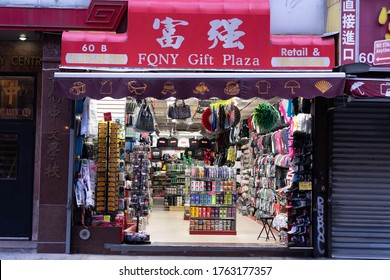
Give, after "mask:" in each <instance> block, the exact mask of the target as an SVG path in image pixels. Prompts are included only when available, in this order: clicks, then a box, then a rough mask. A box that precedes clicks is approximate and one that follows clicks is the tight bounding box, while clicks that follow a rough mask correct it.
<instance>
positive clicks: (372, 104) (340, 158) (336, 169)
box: [329, 0, 390, 259]
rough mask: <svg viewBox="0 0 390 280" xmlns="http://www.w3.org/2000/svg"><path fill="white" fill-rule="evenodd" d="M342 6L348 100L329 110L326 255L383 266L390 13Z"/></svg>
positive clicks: (377, 6)
mask: <svg viewBox="0 0 390 280" xmlns="http://www.w3.org/2000/svg"><path fill="white" fill-rule="evenodd" d="M340 2H341V4H342V5H341V7H342V9H341V28H340V30H341V31H340V65H341V67H344V69H348V70H347V71H348V72H349V73H350V74H349V75H348V76H347V79H346V92H347V93H348V96H346V97H343V98H337V99H335V102H334V105H333V106H332V109H331V110H330V112H332V113H331V115H332V126H331V134H330V136H331V138H330V143H331V145H330V147H331V157H330V183H331V184H330V206H331V207H330V213H329V214H330V215H331V221H332V222H331V230H330V232H329V234H330V238H331V246H330V248H329V250H330V252H331V256H332V257H336V258H373V259H381V258H385V259H388V258H389V257H390V255H389V244H388V233H389V230H388V229H389V227H388V225H389V207H388V206H389V204H388V201H389V198H390V197H389V196H390V193H389V188H388V183H389V177H388V174H389V171H390V170H389V169H388V168H387V166H388V162H389V160H390V156H389V154H388V152H387V151H388V149H387V148H388V145H389V141H388V137H387V135H388V133H389V123H388V122H389V115H390V107H389V105H390V103H389V100H388V96H389V94H388V84H389V82H390V80H389V79H388V72H389V62H390V61H389V50H388V47H387V44H388V43H387V42H386V41H384V40H385V39H387V38H388V33H389V31H388V23H389V18H388V14H387V11H388V10H389V9H390V6H389V3H388V1H375V2H372V1H365V0H360V1H346V0H343V1H340ZM356 63H364V64H366V65H359V64H356ZM348 72H347V73H348Z"/></svg>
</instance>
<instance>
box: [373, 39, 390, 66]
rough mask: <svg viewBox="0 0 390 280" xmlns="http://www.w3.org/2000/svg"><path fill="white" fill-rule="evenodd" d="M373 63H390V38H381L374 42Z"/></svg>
mask: <svg viewBox="0 0 390 280" xmlns="http://www.w3.org/2000/svg"><path fill="white" fill-rule="evenodd" d="M373 64H374V65H381V64H390V40H379V41H375V42H374V62H373Z"/></svg>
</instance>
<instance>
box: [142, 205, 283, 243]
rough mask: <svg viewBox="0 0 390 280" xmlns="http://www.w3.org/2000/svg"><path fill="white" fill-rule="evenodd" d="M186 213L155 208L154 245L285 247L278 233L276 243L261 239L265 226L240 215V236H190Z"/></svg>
mask: <svg viewBox="0 0 390 280" xmlns="http://www.w3.org/2000/svg"><path fill="white" fill-rule="evenodd" d="M183 213H184V212H183V211H164V210H163V209H161V208H157V207H156V208H154V209H153V211H152V213H151V215H150V217H149V221H148V222H149V224H148V225H147V227H146V231H147V232H149V233H150V236H151V241H152V243H166V242H167V243H193V244H194V245H196V244H199V245H200V243H203V244H210V245H213V246H218V244H220V245H221V246H223V245H226V243H229V245H233V244H235V245H238V246H267V247H270V246H282V245H280V242H279V239H278V235H277V232H276V231H274V235H275V237H276V241H274V239H273V238H272V237H271V239H270V240H267V241H266V240H265V239H266V238H265V233H264V232H263V234H262V235H261V237H260V238H259V240H257V236H258V235H259V233H260V231H261V229H262V225H261V224H260V223H258V222H256V221H254V220H252V219H250V218H248V217H244V216H242V215H241V214H239V213H238V214H237V235H190V234H189V221H188V220H184V214H183Z"/></svg>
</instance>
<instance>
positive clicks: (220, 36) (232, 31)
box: [153, 17, 245, 50]
mask: <svg viewBox="0 0 390 280" xmlns="http://www.w3.org/2000/svg"><path fill="white" fill-rule="evenodd" d="M188 24H189V23H188V22H187V21H184V20H175V19H172V18H170V17H166V18H165V19H164V20H160V19H158V18H156V19H155V20H154V23H153V29H156V30H158V29H160V27H161V25H164V29H163V30H162V33H163V36H162V37H161V38H157V39H156V40H157V42H158V43H159V44H160V46H161V47H162V48H167V47H172V48H174V49H178V48H180V46H181V44H182V43H183V41H184V39H185V38H184V36H180V35H175V33H176V28H175V27H176V25H188ZM241 24H242V20H240V19H238V18H232V19H223V20H218V19H215V20H212V21H211V22H210V25H211V28H210V30H209V32H208V33H207V35H208V36H209V37H208V40H209V41H212V42H213V44H212V45H211V46H210V47H209V49H213V48H215V47H216V45H217V44H218V43H219V41H220V42H222V43H223V45H222V47H224V48H236V47H237V48H239V49H240V50H242V49H244V44H243V43H242V42H240V41H239V39H240V37H241V36H243V35H245V32H243V31H238V30H236V29H237V28H238V27H239V26H240V25H241Z"/></svg>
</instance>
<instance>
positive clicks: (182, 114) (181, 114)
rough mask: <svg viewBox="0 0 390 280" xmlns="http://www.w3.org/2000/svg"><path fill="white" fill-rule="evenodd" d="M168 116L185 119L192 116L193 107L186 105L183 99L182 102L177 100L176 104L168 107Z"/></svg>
mask: <svg viewBox="0 0 390 280" xmlns="http://www.w3.org/2000/svg"><path fill="white" fill-rule="evenodd" d="M168 117H169V118H171V119H180V120H184V119H187V118H190V117H191V109H190V106H188V105H186V104H185V102H184V100H182V104H180V105H179V104H177V100H176V101H175V104H173V105H170V106H169V108H168Z"/></svg>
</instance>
